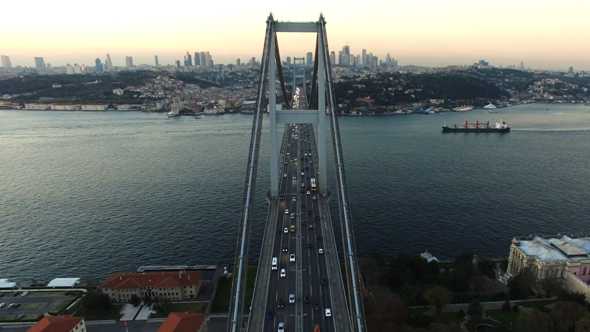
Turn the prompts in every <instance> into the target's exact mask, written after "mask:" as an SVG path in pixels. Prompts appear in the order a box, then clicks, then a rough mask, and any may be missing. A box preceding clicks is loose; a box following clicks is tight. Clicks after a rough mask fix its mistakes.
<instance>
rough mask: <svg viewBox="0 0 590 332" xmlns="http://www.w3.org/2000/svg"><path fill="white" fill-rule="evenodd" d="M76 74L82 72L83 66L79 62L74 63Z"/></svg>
mask: <svg viewBox="0 0 590 332" xmlns="http://www.w3.org/2000/svg"><path fill="white" fill-rule="evenodd" d="M74 74H82V67H80V65H79V64H77V63H74Z"/></svg>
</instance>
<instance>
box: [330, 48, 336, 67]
mask: <svg viewBox="0 0 590 332" xmlns="http://www.w3.org/2000/svg"><path fill="white" fill-rule="evenodd" d="M330 64H332V65H335V64H336V53H334V51H332V52H330Z"/></svg>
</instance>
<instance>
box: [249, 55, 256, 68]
mask: <svg viewBox="0 0 590 332" xmlns="http://www.w3.org/2000/svg"><path fill="white" fill-rule="evenodd" d="M249 65H250V67H252V68H254V67H256V58H255V57H252V59H250V63H249Z"/></svg>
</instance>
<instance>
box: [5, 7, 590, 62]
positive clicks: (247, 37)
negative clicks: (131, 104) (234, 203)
mask: <svg viewBox="0 0 590 332" xmlns="http://www.w3.org/2000/svg"><path fill="white" fill-rule="evenodd" d="M88 4H90V3H88ZM170 5H171V6H174V5H175V3H172V4H170ZM26 6H27V5H26V4H24V3H17V2H13V3H9V4H7V5H5V7H4V9H6V11H5V12H7V13H19V12H29V8H27V7H26ZM39 6H40V7H39V8H36V10H35V11H34V12H33V13H31V17H27V18H26V19H23V18H22V17H23V16H21V15H8V17H7V18H5V19H3V20H2V22H0V28H2V29H3V31H10V32H11V33H9V34H6V36H3V41H2V42H0V46H1V47H0V49H1V52H2V54H4V55H7V56H9V57H10V59H11V62H12V66H13V67H15V66H19V65H20V66H29V67H34V66H35V62H34V57H43V58H44V60H45V63H51V64H52V65H54V66H65V65H66V64H67V63H79V64H85V65H88V66H92V65H93V64H94V59H96V57H100V58H102V57H104V54H106V53H109V54H111V57H112V59H113V64H114V65H115V66H121V67H122V66H124V65H125V57H126V56H132V57H133V58H134V63H135V64H136V65H137V64H150V65H153V64H154V55H158V56H159V63H160V64H162V65H173V64H174V63H175V61H176V60H180V61H181V63H183V62H184V58H183V55H184V54H185V53H186V51H187V50H188V51H190V52H192V53H193V54H194V52H203V51H209V52H210V53H211V54H215V63H219V64H229V63H235V61H236V59H238V58H240V59H241V61H242V62H244V61H247V60H248V59H251V58H252V57H256V58H257V59H259V58H260V55H261V53H262V43H263V40H264V27H265V21H266V18H267V17H268V14H269V13H270V12H272V13H273V15H274V17H275V19H277V20H283V21H315V20H317V18H318V16H319V14H320V12H322V13H323V15H324V16H325V17H326V20H327V23H328V25H327V31H328V35H329V36H330V50H331V51H336V52H337V51H338V50H340V49H342V46H344V45H349V46H350V53H351V54H352V55H355V56H357V55H359V54H361V52H362V49H367V50H371V51H372V52H373V54H374V55H375V56H377V57H378V58H379V59H385V56H386V53H390V54H391V56H392V57H393V58H395V59H397V60H398V61H399V64H400V65H418V66H432V67H444V66H447V65H468V64H472V63H474V62H477V61H478V60H480V59H486V60H487V61H489V62H490V64H491V65H494V66H498V67H499V66H509V65H519V64H520V61H523V62H524V63H525V64H526V66H527V67H530V68H535V69H559V70H567V69H568V68H569V67H574V69H575V70H590V57H589V55H590V46H589V45H588V44H587V43H585V42H584V40H585V31H587V30H588V29H587V28H588V25H590V24H588V23H586V22H587V21H586V20H585V17H584V14H583V13H585V12H587V10H588V9H590V3H587V2H584V1H579V0H566V1H565V2H561V3H560V4H559V6H555V5H554V4H552V5H551V6H550V5H549V2H548V1H537V2H535V3H534V6H533V5H532V3H529V2H528V1H527V2H525V1H521V2H509V1H504V0H503V1H498V2H494V3H493V6H491V5H489V4H484V3H473V2H467V1H463V0H451V1H447V2H444V3H441V2H436V1H431V0H424V1H422V2H420V3H418V2H410V1H401V2H396V3H390V2H378V3H375V4H374V5H373V6H358V8H356V7H355V9H354V10H350V6H344V5H343V4H342V3H341V2H334V1H320V2H317V1H316V2H311V1H303V2H300V3H298V6H292V5H288V4H280V3H276V2H271V1H261V2H257V3H255V4H250V5H248V6H244V4H242V3H240V2H230V3H229V5H228V6H227V8H224V12H223V14H224V15H223V18H222V19H221V18H220V17H218V16H216V15H203V16H202V17H199V19H198V20H197V21H195V20H194V18H193V17H192V16H193V13H191V12H190V11H179V12H178V13H177V12H175V13H174V15H169V16H170V17H169V18H168V17H165V18H162V16H161V9H160V8H159V7H158V6H145V7H137V6H133V5H132V4H127V3H119V2H114V1H111V0H107V1H105V3H104V6H100V8H97V9H96V12H94V11H93V12H92V14H86V13H78V12H77V9H76V8H77V7H73V5H72V4H71V3H70V2H69V1H67V0H56V1H55V2H53V3H52V4H51V5H50V4H40V5H39ZM76 6H79V5H76ZM41 7H42V8H41ZM200 7H201V8H200V9H199V10H200V11H204V12H207V11H210V12H214V11H215V10H216V4H213V3H204V4H203V5H202V6H200ZM109 9H113V10H110V11H109ZM115 9H116V10H115ZM63 14H71V15H70V16H68V20H55V19H54V18H55V17H57V16H60V15H63ZM195 22H196V23H195ZM548 23H551V24H548ZM73 27H75V29H72V28H73ZM195 32H196V33H195ZM278 38H279V42H280V43H281V44H280V45H281V56H282V58H283V59H286V57H287V56H291V57H294V56H296V57H302V56H305V55H306V53H307V52H309V51H311V50H313V49H314V47H313V43H314V39H313V38H312V36H311V35H305V34H300V35H293V34H279V36H278Z"/></svg>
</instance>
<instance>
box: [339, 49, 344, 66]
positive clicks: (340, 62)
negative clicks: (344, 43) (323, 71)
mask: <svg viewBox="0 0 590 332" xmlns="http://www.w3.org/2000/svg"><path fill="white" fill-rule="evenodd" d="M343 54H344V52H342V51H338V64H339V65H341V64H342V55H343Z"/></svg>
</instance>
